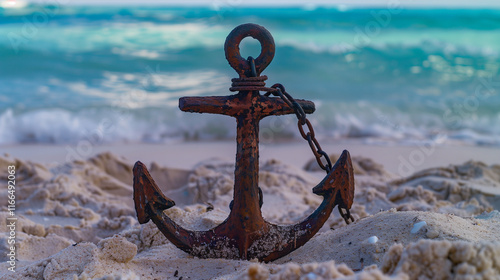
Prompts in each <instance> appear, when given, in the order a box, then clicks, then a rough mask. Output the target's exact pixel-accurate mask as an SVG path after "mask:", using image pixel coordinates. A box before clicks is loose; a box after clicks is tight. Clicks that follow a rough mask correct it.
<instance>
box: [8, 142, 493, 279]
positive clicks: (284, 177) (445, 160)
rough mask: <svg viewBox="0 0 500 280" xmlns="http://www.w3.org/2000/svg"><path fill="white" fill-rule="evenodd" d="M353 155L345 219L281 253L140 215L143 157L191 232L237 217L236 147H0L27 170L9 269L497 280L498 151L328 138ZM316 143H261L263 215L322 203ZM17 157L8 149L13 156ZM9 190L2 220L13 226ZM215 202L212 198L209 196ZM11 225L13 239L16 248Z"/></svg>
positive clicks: (287, 219)
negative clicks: (137, 191)
mask: <svg viewBox="0 0 500 280" xmlns="http://www.w3.org/2000/svg"><path fill="white" fill-rule="evenodd" d="M323 148H324V150H326V151H328V152H330V153H331V154H334V155H335V154H336V155H338V154H340V152H341V151H342V150H343V149H345V148H347V149H348V150H349V151H350V152H351V156H352V159H353V164H354V169H355V180H356V193H355V199H354V204H353V207H352V209H351V212H352V214H353V216H354V218H355V220H356V221H355V222H354V223H352V224H350V225H347V226H346V225H345V223H344V221H343V219H342V218H341V217H340V215H339V214H338V212H337V211H336V210H335V211H334V212H333V214H332V216H331V217H330V219H329V220H328V221H327V223H326V224H325V226H324V227H323V228H322V229H321V230H320V232H319V233H318V234H317V235H316V236H315V237H313V238H312V239H311V240H310V241H309V242H308V243H306V244H305V245H304V246H303V247H301V248H299V249H298V250H296V251H294V252H292V253H291V254H289V255H287V256H285V257H283V258H281V259H278V260H276V261H274V262H270V263H259V262H258V261H256V260H251V261H241V260H225V259H198V258H193V257H192V256H189V255H188V254H186V253H184V252H182V251H181V250H179V249H177V248H176V247H175V246H174V245H172V244H171V243H170V242H169V241H168V240H166V238H165V237H164V236H163V235H162V234H161V233H160V232H159V231H158V229H157V228H156V226H155V225H154V224H153V223H152V222H149V223H147V224H144V225H140V224H139V223H138V221H137V217H136V213H135V209H134V206H133V198H132V192H133V190H132V166H133V164H134V162H135V161H136V160H141V161H143V162H144V163H145V164H146V165H147V166H148V168H149V169H150V171H151V175H152V176H153V177H154V178H155V180H156V182H157V183H158V185H159V186H160V187H161V189H162V191H163V192H164V193H165V195H167V196H168V197H169V198H171V199H173V200H174V201H175V202H176V206H175V207H173V208H171V209H168V210H166V211H165V213H166V214H167V215H168V216H169V217H171V218H172V219H174V220H175V221H176V222H178V223H179V224H181V225H183V226H185V227H186V228H189V229H193V230H207V229H210V228H212V227H214V226H216V225H218V224H219V223H221V222H222V221H224V219H225V218H226V217H227V215H228V213H229V208H228V205H229V203H230V201H231V200H232V187H233V184H234V183H233V176H234V175H233V171H234V169H233V168H234V154H235V146H234V143H232V142H209V143H200V142H190V143H172V144H161V145H160V144H137V145H132V144H130V145H125V144H121V145H112V146H111V145H110V146H105V145H103V146H84V145H83V144H81V145H80V146H78V145H73V146H71V145H68V146H50V145H47V146H42V145H13V146H4V147H2V150H1V152H2V156H1V157H0V166H1V167H0V168H1V170H2V173H0V174H1V178H0V179H1V181H2V185H7V184H8V182H7V181H8V180H9V179H8V176H7V175H8V174H7V173H6V172H4V170H5V171H6V170H8V166H15V176H16V188H15V210H14V217H16V218H17V220H16V223H15V241H16V243H15V245H16V250H15V255H16V256H15V272H12V271H9V267H11V264H9V262H8V261H9V256H8V255H7V254H2V256H1V257H0V258H1V260H2V263H1V265H0V278H2V279H181V278H182V279H499V277H500V276H499V275H500V235H499V234H498V233H499V232H500V213H499V212H498V210H500V165H499V164H500V162H499V161H498V159H499V157H498V156H499V155H500V153H499V150H498V149H497V148H487V147H469V146H396V147H388V146H374V145H365V144H362V143H344V144H342V143H340V144H339V143H337V144H325V145H324V146H323ZM308 149H309V148H308V146H307V144H306V143H302V142H291V143H282V144H278V143H273V144H263V145H261V154H260V169H261V171H260V177H259V186H260V187H261V188H262V191H263V194H264V204H263V206H262V212H263V215H264V218H265V219H266V220H267V221H269V222H272V223H276V224H292V223H297V222H299V221H301V220H302V219H304V218H305V217H307V215H308V214H310V213H311V212H312V211H314V209H316V207H317V206H318V205H319V204H320V203H321V197H319V196H317V195H315V194H313V193H312V191H311V189H312V187H314V186H315V185H316V184H317V183H318V182H319V181H320V180H321V179H322V178H323V177H324V172H320V171H318V170H317V168H314V165H312V164H310V163H309V164H308V162H309V161H310V160H311V159H312V157H311V155H310V151H309V150H308ZM4 153H5V154H4ZM7 196H8V193H7V191H4V192H2V194H1V195H0V198H1V201H2V204H1V205H2V212H1V214H0V215H1V216H2V219H1V223H2V226H1V229H2V230H5V229H7V228H8V227H7V226H8V225H9V224H8V223H9V220H8V219H7V218H8V217H10V216H9V215H10V212H9V211H8V210H12V209H8V208H7V203H6V202H7V201H8V198H7ZM210 205H213V208H212V207H211V206H210ZM9 234H11V233H10V231H9V230H5V232H4V233H3V237H2V242H1V244H2V246H3V248H2V251H3V252H9V247H8V240H9V239H8V238H9Z"/></svg>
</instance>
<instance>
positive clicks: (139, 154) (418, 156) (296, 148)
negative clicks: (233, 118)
mask: <svg viewBox="0 0 500 280" xmlns="http://www.w3.org/2000/svg"><path fill="white" fill-rule="evenodd" d="M322 148H323V150H324V151H325V152H327V153H328V154H329V155H331V154H337V155H339V154H340V153H342V151H343V150H344V149H347V150H348V151H349V152H350V153H351V156H358V157H359V156H361V157H366V158H371V159H373V160H375V161H376V162H378V163H380V164H382V165H383V166H384V168H385V169H386V170H387V171H389V172H391V173H393V174H397V175H399V176H401V177H404V176H408V175H410V174H413V173H415V172H418V171H421V170H424V169H428V168H434V167H443V166H448V165H450V164H461V163H464V162H467V161H469V160H473V161H481V162H483V163H485V164H487V165H492V164H500V157H499V155H500V149H499V148H496V147H483V146H461V145H442V146H424V145H413V146H410V145H394V146H381V145H370V144H364V143H359V142H356V141H350V142H347V141H345V142H341V143H324V144H323V145H322ZM0 151H1V154H2V155H5V154H8V155H9V156H10V157H13V158H18V159H21V160H29V161H33V162H38V163H43V164H60V163H64V162H71V161H74V160H86V159H88V158H90V157H93V156H95V155H97V154H100V153H105V152H111V153H113V154H115V155H118V156H121V157H124V158H125V159H126V160H128V161H130V162H131V164H132V163H134V162H135V161H137V160H140V161H142V162H144V163H145V164H151V163H152V162H156V163H158V164H160V165H163V166H166V167H170V168H178V169H187V170H190V169H192V168H193V167H194V166H196V165H197V164H198V163H199V162H201V161H203V160H206V159H210V158H220V159H225V160H229V161H233V160H234V158H235V155H236V144H235V143H234V141H229V140H224V141H210V142H183V143H181V142H177V143H167V144H165V143H161V144H150V143H130V144H127V143H120V144H104V145H83V144H77V145H75V144H71V145H70V144H67V145H62V144H61V145H47V144H16V145H3V146H0ZM259 151H260V161H261V162H265V161H268V160H271V159H275V160H278V161H281V162H283V163H287V164H290V165H294V166H297V167H299V168H303V167H304V166H305V165H306V163H307V162H309V161H310V160H311V159H313V154H312V152H311V151H310V148H309V146H308V144H307V142H305V141H290V142H284V143H265V144H260V149H259Z"/></svg>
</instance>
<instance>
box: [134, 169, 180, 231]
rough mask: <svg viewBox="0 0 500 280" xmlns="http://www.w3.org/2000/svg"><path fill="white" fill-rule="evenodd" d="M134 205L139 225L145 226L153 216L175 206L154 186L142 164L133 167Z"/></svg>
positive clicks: (153, 181)
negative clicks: (152, 214)
mask: <svg viewBox="0 0 500 280" xmlns="http://www.w3.org/2000/svg"><path fill="white" fill-rule="evenodd" d="M133 172H134V203H135V211H136V212H137V219H138V221H139V223H141V224H145V223H147V222H148V221H149V220H150V219H151V211H152V212H153V213H154V214H156V215H157V214H158V213H157V212H163V210H166V209H168V208H171V207H173V206H175V202H174V201H173V200H171V199H169V198H168V197H166V196H165V195H164V194H163V193H162V192H161V191H160V188H158V185H156V183H155V180H153V178H152V177H151V175H150V174H149V172H148V169H147V168H146V166H145V165H144V163H142V162H140V161H138V162H136V163H135V165H134V169H133Z"/></svg>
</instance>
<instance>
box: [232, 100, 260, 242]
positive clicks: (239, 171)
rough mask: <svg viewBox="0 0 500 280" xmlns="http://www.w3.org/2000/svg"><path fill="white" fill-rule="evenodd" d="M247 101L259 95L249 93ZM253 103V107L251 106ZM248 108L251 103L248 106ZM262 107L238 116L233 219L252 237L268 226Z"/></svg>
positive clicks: (248, 110) (252, 108)
mask: <svg viewBox="0 0 500 280" xmlns="http://www.w3.org/2000/svg"><path fill="white" fill-rule="evenodd" d="M246 97H247V98H246V99H250V100H251V101H250V100H248V101H250V102H251V103H254V102H252V101H255V100H256V99H258V97H259V94H258V93H257V94H252V93H248V95H247V96H246ZM251 103H250V104H251ZM247 104H248V103H247ZM259 106H261V105H260V104H258V103H257V104H255V103H254V106H252V107H250V108H248V109H246V110H243V111H240V112H239V114H238V115H237V116H236V121H237V135H236V142H237V147H236V168H235V173H234V197H233V199H234V204H233V209H232V211H231V214H230V219H235V221H234V222H235V223H236V224H241V226H242V229H243V230H245V231H246V232H248V233H251V232H255V231H257V230H260V229H262V227H263V226H264V225H265V222H264V219H263V218H262V213H261V210H260V206H259V189H258V182H259V121H260V119H261V116H260V110H259Z"/></svg>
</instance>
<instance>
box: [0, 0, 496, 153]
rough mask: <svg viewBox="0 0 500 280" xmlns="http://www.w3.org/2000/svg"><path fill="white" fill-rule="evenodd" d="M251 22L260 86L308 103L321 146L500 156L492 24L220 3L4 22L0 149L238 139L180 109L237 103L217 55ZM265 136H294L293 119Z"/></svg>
mask: <svg viewBox="0 0 500 280" xmlns="http://www.w3.org/2000/svg"><path fill="white" fill-rule="evenodd" d="M54 3H57V2H54ZM224 3H225V2H224ZM228 3H229V2H228ZM247 22H253V23H257V24H260V25H263V26H265V27H266V28H267V29H268V30H269V31H270V32H271V33H272V35H273V37H274V39H275V42H276V55H275V57H274V60H273V61H272V63H271V64H270V66H269V67H268V68H267V69H266V70H265V71H264V72H263V75H267V76H268V77H269V80H268V81H267V85H268V86H270V85H272V84H274V83H282V84H283V85H284V86H285V87H286V88H287V91H288V92H289V93H290V94H291V95H292V96H294V97H295V98H302V99H309V100H312V101H314V102H315V103H316V107H317V110H316V112H315V113H314V114H312V115H310V116H309V119H310V120H311V122H312V123H313V125H314V127H315V130H316V133H317V134H318V136H319V137H320V138H321V139H322V140H324V141H328V140H331V141H338V140H345V139H353V138H355V139H357V140H361V141H363V142H366V143H374V144H392V143H402V144H407V143H436V144H446V143H464V144H471V145H488V146H499V145H500V109H499V108H500V75H499V69H500V10H462V9H450V10H443V9H404V8H401V7H396V8H356V9H348V8H346V7H306V8H303V7H302V8H300V7H289V8H239V7H235V6H231V5H229V4H227V3H226V4H225V5H224V4H223V3H222V4H221V5H214V6H211V7H200V8H193V7H189V8H182V7H116V6H114V7H107V6H94V7H86V6H59V5H57V4H54V5H46V6H38V5H28V6H26V7H23V8H16V9H13V8H3V9H2V8H0V144H13V143H76V142H78V141H80V140H81V139H89V140H91V141H93V142H95V143H118V142H169V141H184V140H186V139H187V140H199V139H201V140H214V139H229V138H232V137H234V136H235V121H234V119H232V118H229V117H226V116H218V115H199V114H190V113H184V112H181V111H180V110H179V109H178V107H177V106H178V98H179V97H182V96H209V95H228V94H231V93H230V92H229V90H228V89H229V87H230V86H231V85H230V83H231V82H230V79H231V78H234V77H237V75H236V73H235V72H234V70H233V69H231V68H230V67H229V65H228V63H227V61H226V60H225V56H224V50H223V46H224V41H225V38H226V36H227V35H228V34H229V32H230V31H231V30H232V29H233V28H234V27H236V26H237V25H239V24H242V23H247ZM259 52H260V45H259V44H258V42H257V41H256V40H253V39H251V38H249V39H245V40H243V42H242V44H241V53H242V55H243V56H244V57H246V56H248V55H253V56H254V57H256V56H258V54H259ZM261 132H262V135H261V140H262V141H276V140H280V139H289V138H295V137H298V135H299V134H298V132H297V127H296V120H295V119H294V116H293V115H290V116H282V117H270V118H267V119H264V120H263V121H262V127H261Z"/></svg>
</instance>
